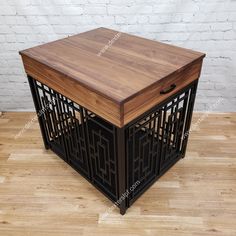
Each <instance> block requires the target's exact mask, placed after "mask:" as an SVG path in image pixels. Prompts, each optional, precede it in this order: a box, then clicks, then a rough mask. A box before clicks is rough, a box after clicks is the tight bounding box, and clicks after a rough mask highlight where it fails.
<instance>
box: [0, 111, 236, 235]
mask: <svg viewBox="0 0 236 236" xmlns="http://www.w3.org/2000/svg"><path fill="white" fill-rule="evenodd" d="M32 117H34V113H3V114H2V116H1V117H0V235H1V236H9V235H10V236H13V235H14V236H18V235H19V236H27V235H34V236H37V235H43V236H47V235H50V236H51V235H57V236H61V235H70V236H71V235H72V236H73V235H88V236H90V235H91V236H92V235H96V236H100V235H103V236H104V235H112V236H116V235H125V236H127V235H128V236H129V235H132V236H134V235H174V236H176V235H177V236H179V235H181V236H183V235H196V236H199V235H200V236H202V235H211V236H212V235H216V236H217V235H222V236H223V235H224V236H227V235H232V236H235V235H236V113H224V114H210V115H209V116H208V117H207V118H205V119H202V118H203V117H204V115H203V114H202V113H198V114H196V113H195V114H194V119H193V122H192V124H197V123H199V118H200V120H202V121H201V122H200V125H199V127H198V129H197V130H193V131H192V133H191V136H190V142H189V145H188V151H187V154H186V158H185V159H183V160H180V161H179V162H178V163H177V164H176V165H175V166H174V167H173V168H172V169H170V170H169V171H168V172H167V173H166V174H165V175H164V176H163V177H161V179H160V180H159V181H158V182H156V183H155V184H154V185H153V186H152V187H151V188H150V189H149V190H148V191H147V192H146V193H145V194H144V195H143V196H142V197H141V198H139V199H138V200H137V202H135V204H134V205H133V206H132V207H131V208H130V209H129V210H128V211H127V214H126V215H125V216H123V217H122V216H121V215H120V214H119V211H118V209H115V210H114V211H113V212H111V213H110V214H109V215H108V216H107V217H106V218H105V219H103V218H102V216H103V213H105V212H106V210H107V209H108V208H109V207H111V206H112V204H111V202H110V201H109V200H107V199H106V198H105V197H104V196H103V195H102V194H101V193H99V192H98V191H97V190H96V189H95V188H94V187H92V186H91V185H90V184H89V183H88V182H87V181H86V180H85V179H84V178H82V177H81V176H80V175H79V174H77V172H75V171H74V170H73V169H72V168H71V167H69V166H68V165H67V164H66V163H64V162H63V161H62V160H61V159H60V158H59V157H57V156H56V155H55V154H53V153H52V152H51V151H46V150H44V148H43V144H42V140H41V136H40V132H39V128H38V124H37V122H36V123H34V124H33V125H32V126H31V127H30V128H29V129H28V130H26V131H25V132H24V133H22V135H21V136H20V137H19V138H17V139H15V138H14V137H15V135H16V134H17V133H18V132H19V131H20V130H21V129H22V128H23V127H24V126H25V124H26V123H27V122H29V121H30V119H31V118H32Z"/></svg>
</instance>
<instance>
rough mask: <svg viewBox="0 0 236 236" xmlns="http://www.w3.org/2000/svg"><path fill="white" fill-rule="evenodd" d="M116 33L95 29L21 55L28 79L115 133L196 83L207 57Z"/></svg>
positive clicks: (26, 51) (29, 50)
mask: <svg viewBox="0 0 236 236" xmlns="http://www.w3.org/2000/svg"><path fill="white" fill-rule="evenodd" d="M118 33H119V32H117V31H114V30H110V29H106V28H98V29H95V30H91V31H88V32H85V33H81V34H78V35H75V36H71V37H68V38H65V39H61V40H57V41H54V42H51V43H47V44H44V45H42V46H37V47H33V48H30V49H27V50H23V51H21V52H20V54H21V56H22V59H23V63H24V67H25V70H26V73H27V74H29V75H30V76H32V77H34V78H35V79H37V80H39V81H40V82H42V83H44V84H46V85H47V86H50V87H51V88H52V89H54V90H56V91H58V92H59V93H61V94H63V95H65V96H67V97H68V98H70V99H71V100H73V101H75V102H77V103H78V104H80V105H82V106H84V107H86V108H87V109H89V110H91V111H92V112H94V113H96V114H98V115H100V116H101V117H103V118H104V119H106V120H108V121H110V122H111V123H113V124H114V125H116V126H118V127H123V126H124V125H125V124H127V123H128V122H130V121H131V120H133V119H135V118H136V117H138V116H139V115H141V114H143V113H144V112H145V111H147V110H149V109H150V108H151V107H153V106H155V105H156V104H158V103H160V102H161V101H163V100H165V99H166V98H167V97H169V96H171V95H172V94H174V93H176V92H177V91H178V90H180V89H182V88H183V87H185V86H186V85H188V84H189V83H191V82H192V81H194V80H197V79H198V78H199V76H200V71H201V66H202V59H203V57H204V56H205V54H203V53H199V52H195V51H192V50H188V49H183V48H180V47H175V46H171V45H168V44H164V43H159V42H156V41H152V40H147V39H144V38H140V37H137V36H132V35H129V34H126V33H120V34H118ZM114 39H116V40H114ZM112 40H113V41H112ZM109 42H110V43H109ZM111 42H113V44H112V45H111ZM103 49H104V50H103Z"/></svg>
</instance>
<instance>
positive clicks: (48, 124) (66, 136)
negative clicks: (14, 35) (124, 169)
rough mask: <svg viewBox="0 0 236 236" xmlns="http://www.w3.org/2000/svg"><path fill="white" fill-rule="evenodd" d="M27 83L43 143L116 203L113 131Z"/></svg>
mask: <svg viewBox="0 0 236 236" xmlns="http://www.w3.org/2000/svg"><path fill="white" fill-rule="evenodd" d="M28 78H29V82H30V85H31V89H32V94H36V105H37V107H38V109H37V113H38V115H39V118H40V124H41V125H42V130H43V132H44V133H45V137H44V139H45V142H46V143H47V145H48V147H49V148H50V149H51V150H53V151H54V152H55V153H56V154H58V155H59V156H60V157H61V158H62V159H63V160H65V161H66V162H68V163H69V164H70V165H72V166H73V168H75V169H76V170H77V171H78V172H79V173H81V174H82V175H83V176H85V177H86V178H87V179H88V180H89V181H90V182H91V183H93V184H94V185H95V186H96V187H97V188H98V189H99V190H101V191H102V192H103V193H105V194H106V195H107V196H108V197H109V198H110V199H111V200H113V201H117V199H118V186H117V153H116V127H115V126H114V125H111V124H110V123H108V122H106V121H105V120H103V119H101V118H100V117H98V116H96V115H95V114H94V113H92V112H90V111H88V110H87V109H85V108H84V107H82V106H80V105H78V104H76V103H75V102H73V101H71V100H70V99H68V98H66V97H65V96H63V95H62V94H59V93H58V92H56V91H55V90H53V89H51V88H49V87H48V86H46V85H44V84H42V83H40V82H38V81H36V80H34V79H33V78H31V77H28Z"/></svg>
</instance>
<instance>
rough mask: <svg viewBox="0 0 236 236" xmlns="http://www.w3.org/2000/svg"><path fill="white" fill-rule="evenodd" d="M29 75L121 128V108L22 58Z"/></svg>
mask: <svg viewBox="0 0 236 236" xmlns="http://www.w3.org/2000/svg"><path fill="white" fill-rule="evenodd" d="M22 59H23V63H24V67H25V71H26V73H27V74H28V75H30V76H32V77H33V78H35V79H37V80H38V81H40V82H41V83H43V84H45V85H47V86H49V87H50V88H52V89H54V90H56V91H57V92H59V93H61V94H63V95H64V96H66V97H68V98H69V99H71V100H73V101H75V102H77V103H78V104H80V105H81V106H84V107H86V108H87V109H89V110H90V111H92V112H94V113H96V114H97V115H99V116H101V117H103V118H104V119H106V120H108V121H110V122H111V123H113V124H115V125H116V126H118V127H120V126H121V124H120V120H121V119H120V106H119V104H117V103H116V102H114V101H112V100H110V99H109V98H106V97H103V96H101V95H100V94H97V93H95V92H94V91H92V90H90V89H89V88H86V87H84V86H82V85H81V84H79V83H77V82H76V81H75V80H74V79H72V78H70V77H69V76H66V75H63V74H61V73H60V72H58V71H55V70H53V69H51V68H50V67H48V66H46V65H44V64H42V63H39V62H38V61H36V60H34V59H32V58H29V57H27V56H22Z"/></svg>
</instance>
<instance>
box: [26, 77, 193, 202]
mask: <svg viewBox="0 0 236 236" xmlns="http://www.w3.org/2000/svg"><path fill="white" fill-rule="evenodd" d="M28 79H29V83H30V87H31V90H32V95H33V99H34V103H35V107H36V110H37V113H38V117H39V124H40V127H41V131H42V135H43V140H44V143H45V147H46V148H50V149H51V150H53V151H54V152H55V153H57V154H58V155H59V156H60V157H61V158H63V159H64V160H65V161H66V162H67V163H69V164H70V165H71V166H73V167H74V168H75V169H76V170H77V171H78V172H79V173H81V174H82V175H83V176H85V177H86V178H87V179H88V180H89V181H90V182H91V183H92V184H93V185H94V186H96V187H97V188H98V189H99V190H100V191H102V192H103V193H104V194H105V195H106V196H107V197H108V198H110V199H111V200H112V201H114V202H115V201H117V200H119V197H120V196H121V195H122V192H121V188H120V186H121V184H122V189H124V188H126V189H127V190H128V189H130V187H131V186H132V185H133V184H135V183H136V182H137V181H138V182H139V184H138V185H137V186H136V188H135V189H133V190H132V191H130V192H129V195H128V198H127V199H125V207H129V206H130V205H131V204H132V203H133V202H134V201H135V200H136V199H137V198H138V197H139V196H140V195H141V194H142V193H143V192H144V191H145V190H146V189H147V188H148V187H149V186H150V185H151V184H152V183H153V182H154V181H155V180H156V179H157V178H159V177H160V176H161V175H162V174H163V173H164V172H165V171H166V170H168V169H169V168H170V167H171V166H172V165H173V164H174V163H175V162H176V161H177V160H179V159H180V158H181V157H183V156H184V154H185V150H186V145H187V139H188V135H185V134H186V133H188V130H189V126H190V122H191V115H192V110H193V104H194V99H195V94H196V88H197V82H194V83H192V84H191V85H189V86H188V87H186V88H184V89H183V90H182V91H180V92H178V93H176V94H175V95H174V96H172V97H170V98H168V99H167V100H166V101H164V102H163V103H162V104H160V105H158V106H156V107H154V108H152V109H151V110H149V111H148V112H146V113H145V114H143V115H141V116H140V117H139V118H137V119H135V120H133V121H131V122H130V123H129V124H128V125H126V126H125V127H123V128H121V129H122V130H123V131H124V133H123V134H122V135H120V133H121V132H120V131H121V129H120V130H118V129H119V128H117V127H116V126H114V125H112V124H111V123H109V122H107V121H105V120H104V119H103V118H101V117H99V116H97V115H95V114H94V113H93V112H90V111H89V110H87V109H86V108H84V107H82V106H80V105H78V104H76V103H75V102H73V101H71V100H70V99H68V98H67V97H65V96H63V95H62V94H60V93H58V92H56V91H55V90H53V89H51V88H49V87H48V86H46V85H44V84H42V83H40V82H38V81H36V80H34V79H33V78H31V77H30V76H28ZM120 140H123V141H124V142H123V143H125V144H123V145H120ZM120 153H125V154H122V155H120ZM118 156H119V159H118ZM121 158H122V159H121ZM121 162H123V163H124V165H123V167H122V168H120V166H121ZM118 163H119V164H118ZM118 167H119V170H118ZM123 177H124V178H123ZM121 180H122V181H121ZM121 182H122V183H121ZM122 191H123V190H122Z"/></svg>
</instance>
